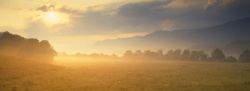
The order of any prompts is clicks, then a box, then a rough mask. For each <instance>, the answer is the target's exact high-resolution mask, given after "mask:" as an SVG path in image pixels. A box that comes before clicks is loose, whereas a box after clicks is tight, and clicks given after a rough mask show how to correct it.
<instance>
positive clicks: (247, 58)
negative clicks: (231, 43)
mask: <svg viewBox="0 0 250 91" xmlns="http://www.w3.org/2000/svg"><path fill="white" fill-rule="evenodd" d="M239 60H240V61H242V62H250V50H249V49H246V50H244V51H243V52H242V54H240V58H239Z"/></svg>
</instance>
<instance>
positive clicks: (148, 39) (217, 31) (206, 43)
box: [94, 17, 250, 51]
mask: <svg viewBox="0 0 250 91" xmlns="http://www.w3.org/2000/svg"><path fill="white" fill-rule="evenodd" d="M235 41H250V17H247V18H243V19H239V20H235V21H231V22H228V23H224V24H220V25H216V26H213V27H208V28H200V29H183V30H175V31H156V32H153V33H150V34H148V35H146V36H141V37H139V36H136V37H130V38H122V39H113V40H104V41H100V42H97V43H96V44H95V45H94V46H95V47H104V48H107V49H110V48H111V49H112V48H117V50H118V49H125V48H127V49H176V48H180V49H186V48H191V49H194V50H195V49H207V48H208V47H211V48H208V49H209V50H210V51H211V49H212V48H216V47H218V48H219V47H221V46H226V45H227V44H230V43H233V42H235ZM244 43H245V42H244ZM100 45H101V46H100Z"/></svg>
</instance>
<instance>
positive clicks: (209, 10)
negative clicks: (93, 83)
mask: <svg viewBox="0 0 250 91" xmlns="http://www.w3.org/2000/svg"><path fill="white" fill-rule="evenodd" d="M242 3H246V4H245V5H246V6H247V5H249V1H248V0H0V15H1V17H0V21H1V22H0V32H2V31H9V32H11V33H14V34H19V35H22V36H24V37H28V38H38V39H39V40H49V42H50V43H51V44H52V45H53V47H54V48H55V49H56V50H57V51H60V52H62V51H66V52H69V53H76V52H83V53H84V52H86V53H87V52H91V49H89V48H88V47H90V46H91V45H93V44H95V42H97V41H102V40H105V39H116V38H126V37H133V36H144V35H146V34H148V33H151V32H154V31H157V30H164V31H173V30H178V29H187V28H199V27H207V26H212V25H216V24H221V23H224V22H227V21H231V20H235V19H238V18H242V17H246V16H248V15H249V13H247V14H245V12H246V11H248V9H246V8H245V9H242V8H241V7H240V8H239V7H238V6H242V5H243V6H244V4H242ZM235 7H236V8H235ZM227 9H232V10H233V9H235V10H234V11H229V10H227ZM238 9H240V10H241V11H242V12H239V10H238ZM222 10H223V11H226V12H220V11H222ZM235 12H237V14H235ZM230 14H232V15H230ZM223 16H226V17H223ZM221 17H222V18H221ZM190 21H192V23H190ZM87 49H89V50H87Z"/></svg>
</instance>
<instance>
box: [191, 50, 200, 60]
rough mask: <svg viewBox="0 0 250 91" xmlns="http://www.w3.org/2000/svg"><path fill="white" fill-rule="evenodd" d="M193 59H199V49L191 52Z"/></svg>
mask: <svg viewBox="0 0 250 91" xmlns="http://www.w3.org/2000/svg"><path fill="white" fill-rule="evenodd" d="M190 59H191V60H199V52H198V51H192V52H191V54H190Z"/></svg>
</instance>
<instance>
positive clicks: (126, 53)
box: [124, 50, 133, 58]
mask: <svg viewBox="0 0 250 91" xmlns="http://www.w3.org/2000/svg"><path fill="white" fill-rule="evenodd" d="M132 56H133V52H132V51H131V50H127V51H126V52H125V53H124V57H127V58H131V57H132Z"/></svg>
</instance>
